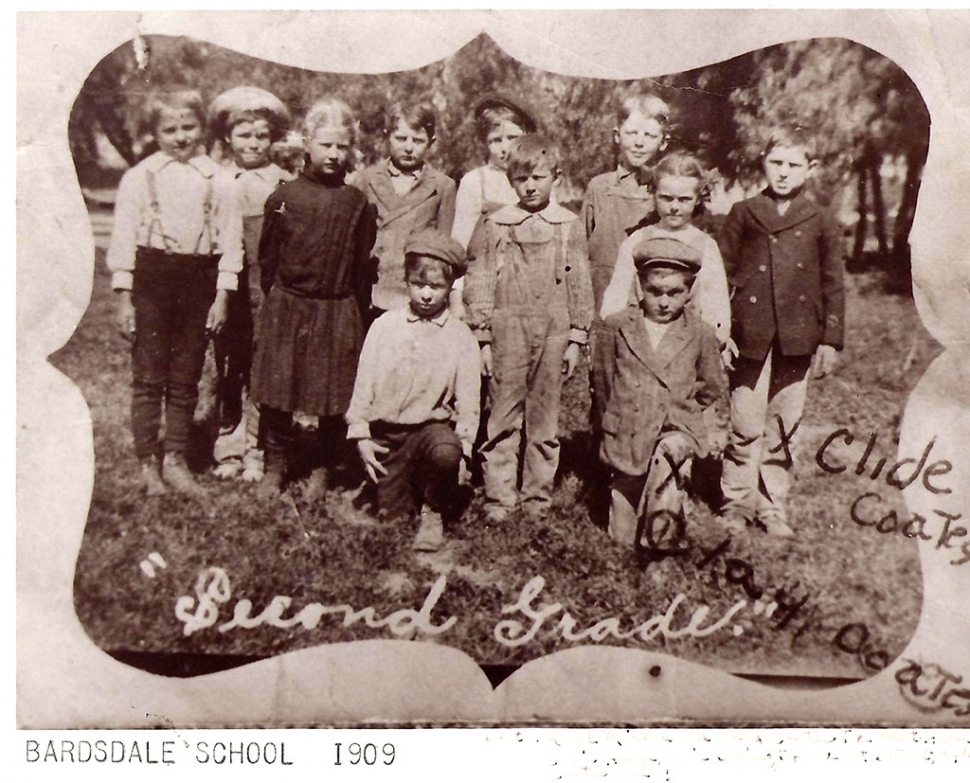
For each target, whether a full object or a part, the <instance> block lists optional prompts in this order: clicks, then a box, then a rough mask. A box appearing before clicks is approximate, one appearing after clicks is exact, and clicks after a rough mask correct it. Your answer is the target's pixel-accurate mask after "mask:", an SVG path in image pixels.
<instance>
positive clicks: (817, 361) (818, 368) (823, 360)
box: [812, 345, 839, 378]
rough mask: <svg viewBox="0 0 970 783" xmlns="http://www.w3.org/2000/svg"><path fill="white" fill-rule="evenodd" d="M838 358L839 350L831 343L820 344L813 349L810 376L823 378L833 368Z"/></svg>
mask: <svg viewBox="0 0 970 783" xmlns="http://www.w3.org/2000/svg"><path fill="white" fill-rule="evenodd" d="M838 359H839V352H838V351H837V350H836V348H835V346H833V345H820V346H819V347H818V348H816V349H815V355H814V356H813V357H812V377H813V378H824V377H825V376H826V375H829V374H830V373H831V372H832V371H833V370H834V369H835V365H836V363H837V362H838Z"/></svg>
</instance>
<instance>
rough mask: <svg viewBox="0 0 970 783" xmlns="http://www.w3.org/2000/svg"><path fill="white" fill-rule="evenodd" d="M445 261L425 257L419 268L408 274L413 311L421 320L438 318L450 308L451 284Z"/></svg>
mask: <svg viewBox="0 0 970 783" xmlns="http://www.w3.org/2000/svg"><path fill="white" fill-rule="evenodd" d="M443 267H444V261H440V260H438V259H437V258H428V257H423V258H422V259H421V261H420V263H419V264H418V266H417V268H415V269H414V270H413V271H410V272H408V273H407V284H408V297H409V298H410V299H411V309H412V310H413V311H414V312H415V314H416V315H418V316H420V317H421V318H436V317H437V316H439V315H441V313H443V312H444V310H445V308H446V307H447V306H448V298H449V296H450V294H451V282H450V281H449V280H448V276H447V275H446V274H445V270H444V268H443Z"/></svg>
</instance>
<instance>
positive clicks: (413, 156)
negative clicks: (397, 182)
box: [387, 120, 432, 172]
mask: <svg viewBox="0 0 970 783" xmlns="http://www.w3.org/2000/svg"><path fill="white" fill-rule="evenodd" d="M431 141H432V140H431V139H430V138H428V132H427V131H426V130H424V128H412V127H411V126H410V125H408V124H407V123H406V122H404V120H398V121H397V127H396V128H394V130H393V131H391V133H390V135H389V136H388V137H387V146H388V153H389V154H390V157H391V163H393V164H394V165H395V166H396V167H397V168H398V169H399V170H400V171H406V172H409V171H416V170H417V169H419V168H421V166H423V165H424V157H425V155H427V154H428V147H430V146H431Z"/></svg>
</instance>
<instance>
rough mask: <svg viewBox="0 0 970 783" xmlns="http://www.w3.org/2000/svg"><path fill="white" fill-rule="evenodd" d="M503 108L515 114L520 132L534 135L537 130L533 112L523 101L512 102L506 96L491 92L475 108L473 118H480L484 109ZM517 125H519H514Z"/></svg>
mask: <svg viewBox="0 0 970 783" xmlns="http://www.w3.org/2000/svg"><path fill="white" fill-rule="evenodd" d="M496 108H503V109H509V110H510V111H512V112H514V113H515V114H517V115H518V116H519V117H520V118H521V120H522V130H524V131H525V132H526V133H535V132H536V131H537V130H538V129H539V123H538V122H537V121H536V116H535V112H533V111H532V109H531V108H529V106H528V105H526V104H525V103H524V102H523V101H520V100H513V99H512V98H510V97H509V96H508V95H505V94H503V93H499V92H493V93H489V94H488V95H486V96H485V97H484V98H482V99H481V100H480V101H479V102H478V103H477V104H476V106H475V117H476V118H477V117H481V116H482V112H484V111H485V110H486V109H496ZM516 124H519V123H516Z"/></svg>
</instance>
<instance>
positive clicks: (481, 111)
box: [451, 95, 537, 248]
mask: <svg viewBox="0 0 970 783" xmlns="http://www.w3.org/2000/svg"><path fill="white" fill-rule="evenodd" d="M475 120H476V122H477V124H478V133H479V136H480V137H481V139H482V141H483V142H484V144H485V147H486V149H487V150H488V162H487V163H486V164H485V165H484V166H479V167H478V168H477V169H472V170H471V171H469V172H468V173H467V174H466V175H465V176H464V177H462V178H461V182H459V183H458V194H457V196H456V197H455V223H454V227H453V228H452V230H451V235H452V236H453V237H454V238H455V239H457V240H458V241H459V242H460V243H461V245H462V247H464V248H467V247H468V243H469V242H470V241H471V238H472V234H473V233H474V231H475V226H477V225H478V221H479V220H480V219H481V218H482V217H484V216H485V215H489V214H491V213H492V212H494V211H495V210H496V209H498V208H499V207H504V206H507V205H508V204H516V203H518V200H519V197H518V196H517V195H516V194H515V190H513V189H512V186H511V185H510V184H509V179H508V177H507V176H506V174H505V167H506V165H507V161H508V156H509V148H510V147H511V145H512V142H513V141H515V140H516V139H517V138H519V136H522V135H524V134H526V133H535V131H536V127H537V124H536V121H535V119H534V118H533V116H532V115H531V114H530V113H529V112H528V111H527V110H526V109H525V108H523V107H522V106H520V105H519V104H518V103H515V102H513V101H512V100H511V99H510V98H506V97H505V96H503V95H489V96H487V97H485V98H483V99H482V100H481V101H479V103H478V106H476V107H475Z"/></svg>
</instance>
